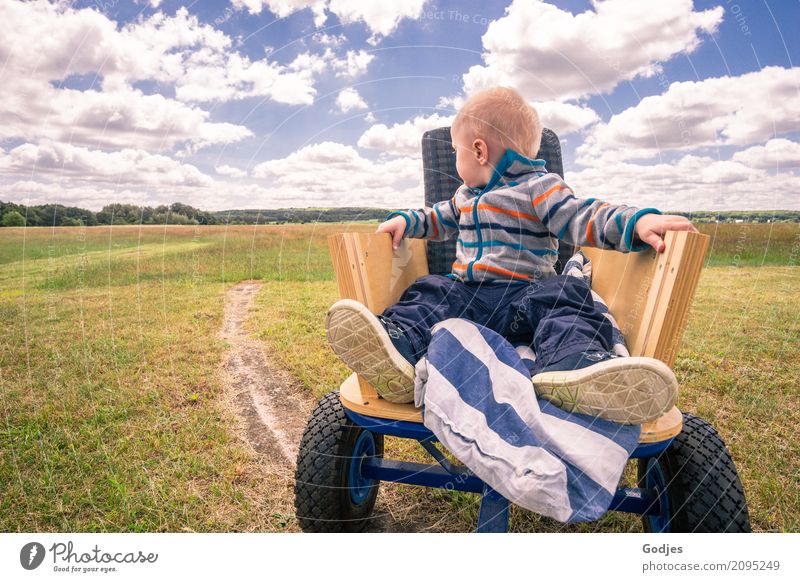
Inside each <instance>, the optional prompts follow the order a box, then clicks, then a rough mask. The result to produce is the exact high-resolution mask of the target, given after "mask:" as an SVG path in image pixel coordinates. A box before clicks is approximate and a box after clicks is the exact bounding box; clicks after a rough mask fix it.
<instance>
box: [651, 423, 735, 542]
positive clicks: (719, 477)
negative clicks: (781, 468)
mask: <svg viewBox="0 0 800 582" xmlns="http://www.w3.org/2000/svg"><path fill="white" fill-rule="evenodd" d="M655 460H656V461H657V463H658V466H659V467H660V469H661V472H662V475H663V477H664V479H665V481H666V483H667V500H668V503H669V508H670V518H669V522H670V523H669V531H672V532H706V533H708V532H710V533H746V532H750V531H751V529H750V518H749V515H748V512H747V502H746V500H745V496H744V489H743V488H742V482H741V480H740V479H739V474H738V473H737V472H736V466H735V465H734V463H733V459H732V458H731V454H730V452H729V451H728V449H727V447H726V446H725V443H724V442H723V440H722V438H721V437H720V435H719V434H718V433H717V431H716V430H714V427H712V426H711V425H710V424H709V423H707V422H706V421H705V420H703V419H701V418H698V417H696V416H694V415H693V414H690V413H687V412H684V413H683V429H682V430H681V432H680V433H679V434H678V435H677V436H676V437H675V440H674V441H672V444H671V445H670V447H669V448H668V449H667V450H666V451H664V452H663V453H661V454H660V455H659V456H658V457H657V458H656V459H655ZM647 462H648V459H639V466H638V469H639V471H638V482H639V487H644V481H645V472H646V470H647ZM642 525H643V527H644V531H645V532H651V531H652V527H651V524H650V520H649V518H648V516H644V515H643V516H642Z"/></svg>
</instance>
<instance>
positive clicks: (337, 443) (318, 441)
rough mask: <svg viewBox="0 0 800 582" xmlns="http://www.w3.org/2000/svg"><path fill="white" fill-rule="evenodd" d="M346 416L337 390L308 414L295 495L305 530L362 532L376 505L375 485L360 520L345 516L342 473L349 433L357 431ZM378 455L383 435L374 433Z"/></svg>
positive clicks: (298, 512) (300, 451)
mask: <svg viewBox="0 0 800 582" xmlns="http://www.w3.org/2000/svg"><path fill="white" fill-rule="evenodd" d="M359 430H361V429H359V428H358V427H355V426H354V425H353V424H352V423H351V422H350V421H349V419H348V418H347V416H346V415H345V412H344V408H343V407H342V403H341V402H340V400H339V393H338V392H331V393H330V394H326V395H325V396H323V397H322V398H321V399H320V401H319V402H318V403H317V406H316V407H315V408H314V411H313V412H312V413H311V418H310V419H309V421H308V424H307V425H306V429H305V431H304V432H303V438H302V440H301V442H300V449H299V452H298V456H297V469H296V471H295V481H294V494H295V515H296V516H297V520H298V521H299V523H300V527H301V528H302V530H303V531H305V532H358V531H363V530H364V528H365V526H366V524H367V521H368V519H366V517H368V514H369V513H371V511H372V507H373V506H374V504H375V497H376V496H377V487H376V490H375V492H374V494H372V495H371V499H370V500H368V501H367V503H366V506H367V507H366V509H367V516H366V517H365V518H363V519H347V518H346V517H344V515H343V513H344V508H343V506H342V505H343V504H342V490H343V488H344V487H345V484H344V481H343V473H344V470H345V465H346V458H345V457H346V455H347V452H348V451H345V450H343V448H345V447H346V446H347V441H348V438H349V437H351V436H353V435H351V434H348V433H350V432H352V431H359ZM374 437H375V441H376V443H375V444H376V447H377V453H378V456H382V455H383V435H380V434H375V435H374Z"/></svg>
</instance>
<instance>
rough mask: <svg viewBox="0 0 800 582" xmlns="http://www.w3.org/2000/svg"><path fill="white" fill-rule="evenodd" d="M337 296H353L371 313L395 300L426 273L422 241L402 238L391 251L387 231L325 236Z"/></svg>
mask: <svg viewBox="0 0 800 582" xmlns="http://www.w3.org/2000/svg"><path fill="white" fill-rule="evenodd" d="M328 247H329V248H330V252H331V258H332V259H333V263H334V270H335V272H336V281H337V283H338V285H339V293H340V295H341V297H343V298H348V299H355V300H357V301H360V302H361V303H363V304H364V305H366V306H367V307H368V308H369V309H370V311H372V312H373V313H380V312H381V311H383V310H384V309H386V308H387V307H388V306H389V305H391V304H393V303H395V302H396V301H397V300H398V299H399V298H400V295H402V293H403V291H405V290H406V289H407V288H408V287H409V285H411V283H413V282H414V281H415V280H416V279H417V278H418V277H421V276H422V275H427V274H428V256H427V254H426V252H425V250H426V249H425V241H424V240H422V239H403V241H402V242H401V243H400V247H399V248H398V249H397V250H396V251H393V250H392V242H391V236H390V235H389V234H388V233H381V234H370V233H351V232H349V233H342V234H335V235H331V236H330V237H328Z"/></svg>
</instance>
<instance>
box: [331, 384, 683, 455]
mask: <svg viewBox="0 0 800 582" xmlns="http://www.w3.org/2000/svg"><path fill="white" fill-rule="evenodd" d="M339 399H340V400H341V401H342V406H345V407H347V408H349V409H350V410H353V411H355V412H358V413H360V414H366V415H369V416H375V417H378V418H388V419H391V420H405V421H407V422H419V423H422V409H421V408H416V407H415V406H414V404H413V403H409V404H396V403H394V402H389V401H388V400H384V399H383V398H380V397H379V396H378V394H377V392H375V389H374V388H373V387H372V386H370V384H369V383H368V382H367V381H366V380H364V379H363V378H361V377H360V376H358V375H357V374H355V373H353V374H351V375H350V376H348V378H347V379H346V380H345V381H344V382H343V383H342V386H341V388H340V389H339ZM682 427H683V416H682V415H681V411H680V410H678V408H677V407H675V406H673V407H672V409H670V411H669V412H667V413H666V414H664V415H663V416H661V417H659V418H658V419H656V420H654V421H652V422H647V423H645V424H643V425H642V430H641V434H640V436H639V442H640V443H657V442H660V441H663V440H665V439H668V438H671V437H674V436H675V435H676V434H678V433H679V432H681V428H682Z"/></svg>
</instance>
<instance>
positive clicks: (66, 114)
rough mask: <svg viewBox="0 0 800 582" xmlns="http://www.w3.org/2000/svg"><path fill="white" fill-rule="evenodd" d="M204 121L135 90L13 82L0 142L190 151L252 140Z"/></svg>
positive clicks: (236, 129)
mask: <svg viewBox="0 0 800 582" xmlns="http://www.w3.org/2000/svg"><path fill="white" fill-rule="evenodd" d="M208 119H209V113H208V112H207V111H203V110H202V109H198V108H196V107H191V106H188V105H185V104H183V103H180V102H178V101H175V100H173V99H168V98H166V97H163V96H161V95H158V94H155V95H144V94H143V93H142V92H141V91H139V90H136V89H130V88H121V89H119V90H115V91H105V92H102V91H94V90H87V91H77V90H74V89H56V88H54V87H52V86H51V85H49V84H41V83H38V82H36V81H28V80H25V79H21V78H18V79H16V81H15V83H14V84H13V85H12V86H9V87H8V93H7V94H6V95H4V98H3V99H2V100H0V139H11V138H23V139H25V140H28V141H35V140H38V139H39V138H47V139H50V140H53V141H69V142H74V143H79V144H84V145H89V146H93V147H109V148H122V147H133V148H135V149H146V150H167V149H172V148H173V147H175V146H177V145H179V144H182V143H188V144H191V145H192V147H193V148H199V147H204V146H207V145H211V144H227V143H232V142H236V141H239V140H241V139H244V138H246V137H248V136H250V135H252V133H251V132H250V130H249V129H247V128H246V127H244V126H241V125H234V124H231V123H213V122H210V121H209V120H208Z"/></svg>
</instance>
